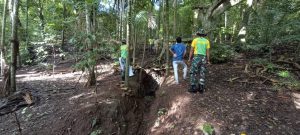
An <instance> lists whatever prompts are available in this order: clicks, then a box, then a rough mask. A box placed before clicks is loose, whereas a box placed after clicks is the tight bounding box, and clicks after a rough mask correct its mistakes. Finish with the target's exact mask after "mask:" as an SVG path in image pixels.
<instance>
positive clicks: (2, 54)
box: [0, 0, 8, 76]
mask: <svg viewBox="0 0 300 135" xmlns="http://www.w3.org/2000/svg"><path fill="white" fill-rule="evenodd" d="M7 1H8V0H4V3H3V14H2V18H3V20H2V28H1V46H0V49H1V50H0V51H1V59H0V61H1V72H0V75H1V76H2V75H3V73H4V68H5V67H7V66H6V61H5V45H4V43H5V27H6V11H7Z"/></svg>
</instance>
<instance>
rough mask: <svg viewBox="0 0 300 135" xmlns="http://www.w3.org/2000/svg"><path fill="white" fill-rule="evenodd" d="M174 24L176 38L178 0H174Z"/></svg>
mask: <svg viewBox="0 0 300 135" xmlns="http://www.w3.org/2000/svg"><path fill="white" fill-rule="evenodd" d="M173 4H174V5H173V6H174V22H173V23H174V25H173V38H176V34H177V0H174V3H173Z"/></svg>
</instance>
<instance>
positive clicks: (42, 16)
mask: <svg viewBox="0 0 300 135" xmlns="http://www.w3.org/2000/svg"><path fill="white" fill-rule="evenodd" d="M38 4H39V8H38V9H39V18H40V20H41V23H40V29H41V33H42V38H43V39H44V38H45V17H44V14H43V10H44V6H43V0H39V3H38Z"/></svg>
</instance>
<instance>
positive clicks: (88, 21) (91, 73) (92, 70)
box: [85, 2, 96, 86]
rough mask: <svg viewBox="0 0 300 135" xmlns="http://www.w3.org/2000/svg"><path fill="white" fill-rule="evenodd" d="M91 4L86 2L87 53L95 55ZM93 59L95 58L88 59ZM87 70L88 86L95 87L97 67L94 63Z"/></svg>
mask: <svg viewBox="0 0 300 135" xmlns="http://www.w3.org/2000/svg"><path fill="white" fill-rule="evenodd" d="M89 4H90V3H88V2H85V19H86V34H87V51H88V53H93V47H92V41H91V40H92V39H91V37H92V30H91V26H92V23H91V15H90V12H91V11H90V10H89V9H90V5H89ZM88 59H93V58H88ZM87 70H88V72H89V77H88V82H87V86H93V85H95V84H96V75H95V66H94V64H93V63H89V65H88V67H87Z"/></svg>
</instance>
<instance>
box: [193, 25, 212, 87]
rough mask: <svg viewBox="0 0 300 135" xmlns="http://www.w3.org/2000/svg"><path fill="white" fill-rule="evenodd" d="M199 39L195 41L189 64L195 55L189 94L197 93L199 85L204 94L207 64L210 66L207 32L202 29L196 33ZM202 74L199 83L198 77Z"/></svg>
mask: <svg viewBox="0 0 300 135" xmlns="http://www.w3.org/2000/svg"><path fill="white" fill-rule="evenodd" d="M196 35H197V37H196V38H195V39H194V40H193V42H192V46H191V50H190V56H189V62H190V61H191V59H192V57H193V55H194V57H193V61H192V64H191V70H190V75H191V76H190V79H191V80H190V83H191V86H190V89H189V92H196V91H197V86H196V85H197V84H199V87H198V91H199V92H200V93H202V92H203V91H204V88H205V87H204V86H205V73H206V63H208V64H210V61H209V48H210V43H209V41H208V40H207V39H206V38H204V37H205V36H206V34H205V31H204V30H203V29H200V30H199V31H197V33H196ZM198 73H200V78H199V81H197V75H198Z"/></svg>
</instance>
